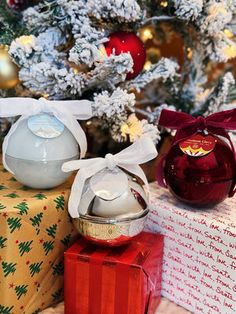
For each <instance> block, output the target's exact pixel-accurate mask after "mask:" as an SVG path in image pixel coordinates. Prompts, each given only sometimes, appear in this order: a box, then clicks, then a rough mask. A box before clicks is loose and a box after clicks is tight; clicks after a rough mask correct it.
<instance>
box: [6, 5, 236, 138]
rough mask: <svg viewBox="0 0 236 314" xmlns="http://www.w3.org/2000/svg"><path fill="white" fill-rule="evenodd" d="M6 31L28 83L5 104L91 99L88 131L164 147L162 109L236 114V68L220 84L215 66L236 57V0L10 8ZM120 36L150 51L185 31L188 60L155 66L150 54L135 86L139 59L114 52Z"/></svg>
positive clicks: (159, 60)
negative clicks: (18, 99) (145, 137)
mask: <svg viewBox="0 0 236 314" xmlns="http://www.w3.org/2000/svg"><path fill="white" fill-rule="evenodd" d="M24 5H26V6H27V5H28V8H24V10H21V11H20V10H19V9H22V8H23V7H24ZM16 9H18V11H16ZM0 27H1V33H0V44H3V45H9V51H8V53H9V55H10V57H11V59H12V60H13V62H14V63H15V64H16V65H17V66H18V67H19V82H20V83H19V84H18V85H17V86H15V88H14V89H6V88H4V89H2V90H0V93H1V95H2V97H8V96H11V95H18V96H30V97H42V96H43V97H47V98H49V99H90V100H92V101H93V116H94V117H93V119H92V120H91V121H89V122H87V124H88V125H89V126H90V128H93V129H97V130H98V129H100V130H103V131H104V133H103V134H108V136H109V137H111V138H113V139H114V140H115V141H127V140H130V141H133V140H135V139H136V138H137V137H139V136H140V135H142V134H143V133H148V134H149V135H150V136H151V137H152V138H153V139H154V140H155V141H156V142H158V140H159V139H160V137H161V136H160V135H161V134H160V132H161V131H160V130H159V129H158V127H157V126H156V125H157V123H158V117H159V115H160V112H161V110H162V108H167V107H168V108H170V109H172V110H181V111H185V112H189V113H191V114H193V115H195V116H197V115H199V114H201V115H208V114H210V113H214V112H217V111H221V110H223V109H230V108H232V107H233V106H235V104H234V103H233V100H234V97H235V95H236V89H235V82H234V78H233V75H232V74H231V69H230V71H229V72H227V71H228V69H229V65H227V66H226V67H224V69H223V70H221V71H220V74H221V75H220V76H219V75H218V72H219V69H218V68H216V67H215V64H216V63H226V62H227V61H228V60H230V59H232V58H234V57H236V43H235V40H234V39H235V38H234V35H235V32H236V2H235V1H234V0H221V1H220V0H191V1H190V0H166V1H161V0H154V1H152V0H146V1H144V0H139V1H135V0H109V1H108V0H46V1H40V2H38V3H36V1H34V2H30V1H28V3H26V2H25V1H23V0H21V1H16V0H15V1H14V0H11V1H7V3H5V1H1V8H0ZM121 31H125V32H130V33H128V34H129V35H133V34H136V35H137V36H138V37H140V38H141V39H142V40H143V42H144V44H145V45H146V49H148V47H149V50H150V46H155V45H156V44H155V42H158V43H160V42H161V43H163V42H166V41H168V40H171V38H172V37H173V36H175V35H174V34H176V33H177V34H179V35H180V36H179V37H178V38H179V40H181V41H182V46H181V47H183V48H181V49H182V50H183V62H181V64H178V61H177V60H176V59H174V56H173V58H165V57H162V56H161V53H160V55H157V56H155V58H154V59H155V61H153V56H152V55H151V56H150V55H149V54H148V53H147V59H146V63H145V65H144V67H143V70H142V71H141V72H140V73H139V74H138V75H136V74H135V75H136V77H134V75H131V76H132V78H131V79H127V74H128V73H129V74H130V73H132V70H134V69H135V66H136V65H137V64H138V63H139V60H135V59H133V57H132V55H131V54H130V53H129V51H125V52H122V51H120V52H119V53H118V51H116V50H115V49H111V51H110V53H108V50H107V49H106V47H107V45H109V42H110V41H111V36H113V34H118V39H119V40H120V41H121V43H122V35H121V33H120V32H121ZM117 32H118V33H117ZM119 36H120V37H119ZM116 39H117V38H116ZM121 43H120V44H121ZM118 45H119V43H118ZM128 46H130V47H132V42H131V43H129V42H128ZM157 46H158V44H157ZM151 48H153V47H151ZM153 49H154V52H155V51H156V50H157V49H156V46H155V48H153ZM155 49H156V50H155ZM126 50H127V49H126ZM147 51H148V50H147ZM150 51H151V50H150ZM137 52H138V54H139V53H140V52H141V51H140V52H139V51H137ZM169 55H171V53H170V51H169ZM0 67H1V64H0ZM221 68H222V67H221ZM212 69H215V71H214V75H212ZM0 72H1V71H0ZM210 76H211V78H210V79H209V77H210ZM212 78H213V79H212ZM214 78H217V81H216V80H214ZM94 134H96V133H95V132H94ZM104 136H105V135H104Z"/></svg>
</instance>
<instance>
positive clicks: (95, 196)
mask: <svg viewBox="0 0 236 314" xmlns="http://www.w3.org/2000/svg"><path fill="white" fill-rule="evenodd" d="M78 212H79V215H80V218H78V219H74V223H75V226H76V227H77V229H78V231H79V232H80V233H81V234H82V235H83V236H84V237H85V238H86V239H88V240H90V241H93V242H96V243H98V244H101V245H110V246H118V245H122V244H125V243H127V242H129V241H130V240H131V239H132V238H133V237H134V236H136V235H138V234H139V233H140V232H142V230H143V228H144V223H145V220H146V217H147V214H148V200H147V195H146V193H145V191H144V189H143V187H142V185H141V184H140V183H139V182H138V181H137V180H136V179H135V178H134V177H132V176H130V175H128V174H126V173H125V172H123V171H122V170H120V169H119V170H118V171H117V172H113V171H110V170H108V169H107V170H104V171H101V173H98V174H97V175H95V176H94V177H92V178H90V179H89V180H87V182H86V184H85V187H84V190H83V195H82V199H81V202H80V204H79V207H78Z"/></svg>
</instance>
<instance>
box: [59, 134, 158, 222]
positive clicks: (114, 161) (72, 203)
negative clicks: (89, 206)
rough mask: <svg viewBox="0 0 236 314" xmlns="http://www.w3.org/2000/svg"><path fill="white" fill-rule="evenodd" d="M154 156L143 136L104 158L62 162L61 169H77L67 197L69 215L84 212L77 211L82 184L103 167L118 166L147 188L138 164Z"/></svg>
mask: <svg viewBox="0 0 236 314" xmlns="http://www.w3.org/2000/svg"><path fill="white" fill-rule="evenodd" d="M156 156H157V150H156V147H155V145H154V143H153V141H152V140H151V139H150V138H148V137H146V136H145V137H142V138H140V139H139V140H137V141H136V142H135V143H133V144H132V145H131V146H129V147H127V148H126V149H124V150H123V151H121V152H119V153H118V154H116V155H112V154H107V155H106V156H105V158H93V159H87V160H79V161H68V162H66V163H64V164H63V166H62V170H63V171H65V172H68V171H73V170H78V169H79V171H78V172H77V174H76V177H75V180H74V183H73V185H72V189H71V194H70V198H69V204H68V206H69V213H70V215H71V217H72V218H78V217H79V216H80V214H86V212H80V213H79V212H78V207H79V204H80V201H81V197H82V193H83V188H84V184H85V182H86V180H87V179H89V178H91V177H92V176H93V175H95V174H96V173H98V172H99V171H101V170H103V169H106V168H108V169H110V170H111V171H113V170H115V168H116V167H120V168H122V169H124V170H126V171H128V172H129V173H132V174H134V175H135V176H138V177H139V178H140V179H141V180H142V181H143V183H144V184H145V185H146V187H147V189H148V184H147V178H146V176H145V174H144V172H143V170H142V168H141V167H140V166H139V164H142V163H144V162H146V161H149V160H152V159H153V158H155V157H156Z"/></svg>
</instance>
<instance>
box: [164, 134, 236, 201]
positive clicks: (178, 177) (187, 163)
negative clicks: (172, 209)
mask: <svg viewBox="0 0 236 314" xmlns="http://www.w3.org/2000/svg"><path fill="white" fill-rule="evenodd" d="M216 140H217V142H216V145H215V148H214V149H213V151H211V152H210V153H209V154H207V155H205V156H201V157H195V156H189V155H187V154H185V153H184V152H182V150H181V149H180V148H179V145H178V144H177V145H175V146H173V147H172V148H171V149H170V151H169V153H168V154H167V157H166V160H165V165H164V176H165V180H166V184H167V186H168V188H169V190H170V191H171V193H172V194H173V195H174V196H175V197H176V198H178V199H179V200H180V201H182V202H184V203H187V204H190V205H192V206H195V207H213V206H215V205H216V204H218V203H220V202H222V201H223V200H224V199H225V198H227V197H228V196H229V193H230V192H231V191H232V190H233V188H234V185H235V179H236V166H235V157H234V154H233V152H232V150H231V148H230V147H229V146H228V145H227V143H225V142H224V141H223V140H221V139H220V138H217V137H216Z"/></svg>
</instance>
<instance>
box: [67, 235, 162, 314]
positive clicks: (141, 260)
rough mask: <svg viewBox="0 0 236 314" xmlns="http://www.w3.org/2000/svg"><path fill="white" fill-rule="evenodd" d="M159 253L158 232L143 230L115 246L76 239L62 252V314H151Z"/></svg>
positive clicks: (156, 293)
mask: <svg viewBox="0 0 236 314" xmlns="http://www.w3.org/2000/svg"><path fill="white" fill-rule="evenodd" d="M162 257H163V236H161V235H158V234H152V233H147V232H143V233H142V234H140V235H139V236H138V237H136V238H135V239H134V240H133V241H132V242H131V243H130V244H129V245H128V246H123V247H119V248H103V247H98V246H95V245H94V244H92V243H90V242H88V241H86V240H84V239H82V238H81V239H79V240H78V242H77V243H75V244H74V245H73V246H72V247H71V248H70V249H69V250H68V251H67V252H66V253H65V279H64V286H65V289H64V290H65V291H64V294H65V295H64V298H65V314H154V312H155V310H156V307H157V306H158V304H159V302H160V291H161V279H162Z"/></svg>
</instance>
